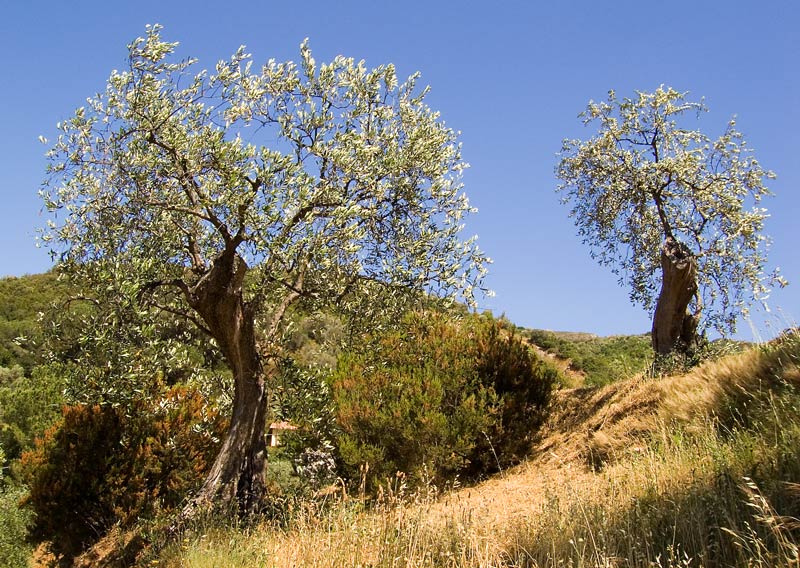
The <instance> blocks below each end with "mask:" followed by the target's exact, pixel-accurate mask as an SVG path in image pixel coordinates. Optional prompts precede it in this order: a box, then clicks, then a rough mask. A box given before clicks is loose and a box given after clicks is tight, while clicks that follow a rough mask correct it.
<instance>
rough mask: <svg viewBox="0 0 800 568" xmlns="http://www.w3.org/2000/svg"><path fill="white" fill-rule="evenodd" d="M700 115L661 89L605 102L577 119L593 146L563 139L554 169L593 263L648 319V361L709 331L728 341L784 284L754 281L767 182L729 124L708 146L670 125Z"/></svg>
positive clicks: (698, 107)
mask: <svg viewBox="0 0 800 568" xmlns="http://www.w3.org/2000/svg"><path fill="white" fill-rule="evenodd" d="M703 111H706V107H705V106H704V105H703V103H702V102H699V103H698V102H690V101H688V100H687V99H686V94H685V93H680V92H677V91H675V90H673V89H671V88H664V87H661V88H659V89H657V90H656V91H655V92H653V93H637V95H636V96H635V97H634V98H630V99H628V98H625V99H622V100H620V99H618V98H617V96H616V94H615V93H614V92H613V91H611V92H610V93H609V96H608V100H607V101H605V102H599V103H595V102H590V103H589V105H588V107H587V109H586V111H584V112H583V113H582V114H581V115H580V116H581V118H582V119H583V122H584V124H585V125H587V126H592V127H595V128H596V133H595V135H594V136H593V137H592V138H590V139H588V140H585V141H580V140H565V141H564V142H563V147H562V152H561V161H560V163H559V165H558V168H557V175H558V177H559V178H560V179H561V182H562V183H561V185H560V186H559V188H558V190H559V191H560V192H561V193H562V194H563V196H564V197H563V201H564V202H565V203H569V204H570V205H571V207H572V210H571V212H570V216H571V217H573V218H574V219H575V224H576V225H577V227H578V231H579V234H580V235H581V236H583V238H584V242H585V243H587V244H588V245H589V246H590V248H591V254H592V257H593V258H596V259H597V260H598V261H599V262H600V264H602V265H609V266H611V267H612V270H613V271H614V273H615V274H617V275H619V277H620V283H621V284H626V285H627V286H629V287H630V289H631V300H632V301H633V302H634V303H638V304H642V305H644V307H645V309H647V310H648V311H651V312H652V313H653V314H654V315H653V329H652V338H653V347H654V349H655V351H656V352H657V353H659V354H665V353H669V352H671V351H673V350H675V349H678V350H685V349H687V348H689V347H690V346H691V345H692V344H693V343H694V341H695V339H696V337H697V335H698V332H699V331H703V330H705V329H706V328H709V327H711V328H714V329H716V330H717V331H718V332H720V333H722V334H726V333H729V332H733V331H734V330H735V325H736V320H737V318H738V317H739V316H740V315H742V314H743V313H745V314H746V312H747V309H748V305H749V304H750V303H751V302H752V300H753V299H762V298H764V297H766V294H767V292H768V290H769V288H770V287H771V286H772V285H773V284H774V283H776V282H778V283H780V284H783V281H782V279H780V277H779V276H778V275H777V272H775V273H773V274H771V275H769V276H767V275H765V274H764V265H765V262H766V249H767V245H768V239H767V238H766V237H765V236H764V234H763V232H762V230H763V225H764V220H765V219H766V218H767V213H766V210H765V209H763V208H761V207H760V202H761V199H762V198H763V197H764V196H767V195H769V191H768V190H767V188H766V187H765V186H764V180H765V179H770V178H773V177H774V174H772V172H769V171H766V170H764V169H762V167H761V165H760V164H759V163H758V161H757V160H756V159H755V158H754V157H753V155H752V152H751V150H750V149H749V148H748V147H747V146H746V144H745V140H744V137H743V136H742V134H741V133H740V132H738V131H737V130H736V124H735V121H734V120H731V121H730V122H729V123H728V127H727V129H726V130H725V132H724V134H722V136H720V137H719V138H718V139H716V140H712V139H710V138H709V137H707V136H706V135H705V134H703V133H702V132H700V131H699V130H689V129H686V128H684V127H683V126H682V125H681V124H679V120H681V119H683V120H685V117H684V115H686V114H687V113H689V114H693V113H696V114H697V115H698V116H699V114H700V113H701V112H703Z"/></svg>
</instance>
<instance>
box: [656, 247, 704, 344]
mask: <svg viewBox="0 0 800 568" xmlns="http://www.w3.org/2000/svg"><path fill="white" fill-rule="evenodd" d="M661 274H662V280H661V293H660V294H659V295H658V302H657V303H656V313H655V316H654V317H653V330H652V340H653V349H654V350H655V352H656V353H657V354H659V355H666V354H667V353H670V352H672V351H674V350H676V349H677V350H681V351H685V350H686V349H687V348H689V347H690V346H691V345H692V344H693V343H694V342H695V339H696V336H697V325H698V318H697V316H695V315H693V314H690V313H689V312H688V310H687V308H688V307H689V303H690V302H691V301H692V298H694V296H695V294H696V293H697V260H696V259H695V257H694V255H693V254H692V252H691V251H690V250H689V248H688V247H687V246H686V245H684V244H683V243H680V242H678V241H677V240H675V239H674V238H672V237H668V238H667V239H666V240H665V241H664V245H663V246H662V248H661Z"/></svg>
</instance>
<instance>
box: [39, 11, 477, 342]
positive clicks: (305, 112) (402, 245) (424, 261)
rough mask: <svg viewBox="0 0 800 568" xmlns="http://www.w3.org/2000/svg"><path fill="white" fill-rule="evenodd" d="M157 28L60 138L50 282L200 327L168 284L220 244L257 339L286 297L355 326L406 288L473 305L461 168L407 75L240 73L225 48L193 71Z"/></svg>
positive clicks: (239, 60) (305, 65) (305, 68)
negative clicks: (356, 316) (241, 285)
mask: <svg viewBox="0 0 800 568" xmlns="http://www.w3.org/2000/svg"><path fill="white" fill-rule="evenodd" d="M160 31H161V30H160V27H159V26H151V27H148V29H147V33H146V36H145V37H144V38H138V39H137V40H135V41H134V42H133V43H132V44H131V45H130V46H129V51H130V57H129V64H128V68H127V69H125V70H123V71H114V72H113V73H112V74H111V77H110V78H109V80H108V84H107V86H106V89H105V91H104V92H101V93H99V94H97V95H96V96H94V97H92V98H89V99H88V100H87V105H86V106H85V107H84V108H80V109H78V110H77V111H76V112H75V115H74V116H73V117H72V118H71V119H69V120H66V121H64V122H62V123H60V124H59V129H60V135H59V137H58V140H57V142H56V143H55V145H54V147H53V148H52V150H51V151H50V152H49V159H50V166H49V176H48V179H47V181H46V182H45V184H44V187H43V189H42V191H41V193H42V196H43V199H44V200H45V203H46V204H47V207H48V209H49V210H50V211H51V212H52V213H53V219H52V221H51V222H50V225H49V227H48V229H47V230H46V231H45V232H44V235H43V238H44V240H45V242H46V243H47V244H48V246H49V247H50V248H51V250H52V251H53V254H54V256H55V258H56V259H57V260H58V261H59V262H61V263H62V266H63V267H64V268H65V269H66V270H67V271H71V272H77V273H80V274H81V275H82V276H84V277H89V278H90V281H94V282H97V283H110V282H113V284H108V286H107V288H108V290H109V293H110V294H113V295H115V296H116V297H128V298H135V297H137V295H141V291H142V290H148V292H149V293H150V294H151V296H150V297H148V300H149V301H148V302H147V304H146V305H148V306H150V307H151V308H153V309H157V310H158V311H161V312H162V313H163V312H164V311H167V312H172V313H175V314H178V315H180V316H183V317H186V318H188V319H192V320H193V321H195V323H197V324H198V325H199V326H201V327H202V324H201V322H199V321H198V320H197V319H196V318H195V316H194V315H193V314H192V313H191V311H190V310H189V308H188V307H187V305H186V302H185V298H184V295H185V293H186V291H187V287H186V286H185V285H187V284H188V285H189V286H191V285H192V283H194V282H197V280H198V279H199V278H201V277H202V276H203V275H204V274H206V273H207V271H208V269H209V267H210V265H211V263H212V262H213V260H214V259H215V258H216V257H217V256H218V255H219V254H220V253H221V252H222V251H223V250H225V249H226V247H228V248H230V247H235V248H236V251H237V254H238V255H239V257H240V258H241V259H242V260H243V261H244V262H246V264H247V267H248V271H249V273H250V276H249V277H248V280H247V296H246V299H247V301H249V302H252V303H253V304H254V305H257V306H258V307H259V310H258V313H259V314H261V321H263V322H268V324H263V323H262V328H263V331H264V336H266V337H268V338H274V337H277V336H278V335H279V334H278V330H277V328H276V326H273V325H272V324H273V323H276V324H277V322H279V321H280V320H281V316H282V314H283V313H284V310H285V307H286V303H288V298H290V297H291V298H295V297H296V296H295V295H296V294H299V296H300V297H301V299H302V300H304V301H306V302H309V303H311V304H312V305H317V304H320V305H322V304H330V303H335V304H336V305H337V306H338V307H339V308H340V309H342V310H343V311H349V312H352V313H355V312H358V313H361V314H364V313H365V311H367V312H369V313H375V314H379V313H381V312H382V311H384V310H385V307H386V304H387V303H391V302H392V301H394V300H398V299H399V297H400V296H403V295H407V294H408V292H409V291H411V292H415V293H417V294H419V293H423V292H424V293H426V294H434V295H438V296H444V297H452V298H459V299H463V300H465V301H467V302H473V301H474V297H475V294H476V293H478V292H479V291H480V290H481V288H480V287H481V283H482V280H483V276H484V273H485V265H486V264H487V262H488V259H487V258H486V257H485V256H484V255H483V253H482V252H481V251H480V250H479V249H478V247H477V245H476V242H475V239H474V238H469V239H462V237H461V233H462V229H463V225H462V223H463V220H464V217H465V216H466V215H467V214H468V213H470V212H471V211H472V208H471V207H470V205H469V203H468V200H467V198H466V196H465V195H464V193H463V191H462V183H461V181H460V180H461V174H462V171H463V170H464V169H465V168H466V167H467V165H466V164H465V162H463V161H462V158H461V146H460V144H459V143H458V141H457V133H456V132H454V131H453V130H451V129H450V128H448V127H447V126H445V124H444V123H443V121H441V120H440V118H439V115H438V113H436V112H434V111H432V110H430V109H429V108H428V107H427V106H426V105H425V104H424V102H423V99H424V97H425V95H426V92H427V89H419V88H417V84H416V83H417V76H416V75H414V76H412V77H411V78H409V79H408V80H407V81H406V82H404V83H402V84H400V83H398V80H397V77H396V73H395V69H394V67H393V66H392V65H386V66H381V67H377V68H375V69H372V70H369V69H367V68H366V66H365V64H364V62H363V61H362V62H355V61H354V60H353V59H348V58H345V57H341V56H340V57H336V58H335V59H334V60H333V61H332V62H330V63H327V64H324V63H323V64H318V63H317V62H316V61H315V60H314V58H313V57H312V54H311V51H310V49H309V47H308V44H307V42H304V43H303V44H302V45H301V47H300V56H301V57H300V62H299V64H295V63H292V62H287V63H278V62H276V61H273V60H270V61H268V62H267V63H266V64H265V65H264V66H263V67H262V68H261V69H256V68H254V65H253V62H252V61H251V59H250V56H249V55H248V54H246V53H245V51H244V48H240V49H239V50H238V51H237V52H236V53H235V54H234V55H233V56H232V57H231V58H230V60H227V61H221V62H219V63H218V64H217V65H216V68H215V69H214V70H213V71H211V72H208V71H205V70H202V71H196V61H195V60H193V59H185V60H177V59H176V58H175V56H174V54H175V50H176V46H177V44H176V43H167V42H164V41H162V39H161V33H160ZM154 283H157V284H158V286H157V287H154V286H153V284H154ZM148 286H149V288H148ZM104 289H105V288H104V286H100V285H99V284H98V285H96V289H95V293H97V294H102V293H103V290H104Z"/></svg>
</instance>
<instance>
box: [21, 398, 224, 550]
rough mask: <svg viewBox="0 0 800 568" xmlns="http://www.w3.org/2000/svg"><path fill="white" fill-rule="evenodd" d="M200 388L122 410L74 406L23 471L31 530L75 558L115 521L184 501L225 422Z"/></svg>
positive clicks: (39, 442)
mask: <svg viewBox="0 0 800 568" xmlns="http://www.w3.org/2000/svg"><path fill="white" fill-rule="evenodd" d="M211 408H213V407H211V405H209V404H208V401H207V400H205V399H204V397H203V396H201V395H200V394H199V393H198V392H197V391H194V390H191V389H189V388H186V387H173V388H171V389H169V390H168V391H166V392H165V393H164V394H163V395H162V396H160V397H155V398H154V399H147V398H142V399H140V400H139V401H138V402H137V404H136V405H135V407H134V408H132V409H129V410H130V412H128V413H126V412H123V410H122V407H112V406H100V405H75V406H68V407H65V408H64V409H63V416H62V418H61V421H60V422H59V423H58V424H57V425H55V426H54V427H53V428H51V429H50V430H49V431H48V432H47V433H46V435H45V436H44V438H43V439H40V440H37V444H36V447H35V449H34V450H32V451H30V452H26V453H25V454H23V457H22V463H21V466H20V469H21V471H22V473H23V476H24V478H25V481H26V483H27V484H28V486H29V488H30V495H29V497H28V498H27V502H28V504H29V505H30V506H31V508H32V509H33V511H34V512H35V513H36V518H35V522H34V525H33V529H32V535H33V537H34V538H35V539H37V540H48V541H51V542H52V549H53V551H54V552H55V553H56V554H59V555H61V556H63V557H65V558H72V557H74V556H76V555H77V554H79V553H80V552H81V551H83V550H85V549H86V548H87V547H88V546H90V545H91V544H92V543H94V542H95V541H97V540H99V538H100V537H102V536H103V535H104V534H105V533H106V532H107V531H108V530H109V529H110V528H111V527H112V526H114V525H121V526H122V527H126V526H130V525H131V524H132V523H134V522H135V521H137V520H138V519H141V518H153V517H154V516H155V515H157V514H158V513H159V512H161V511H163V512H169V511H170V510H172V509H174V508H175V507H177V506H179V504H180V503H181V501H182V500H183V498H184V497H185V496H186V494H187V492H189V491H191V490H193V489H196V488H197V487H198V485H199V483H201V482H202V480H203V477H204V473H205V471H206V470H207V469H208V467H210V464H211V460H213V458H214V457H215V455H216V453H217V451H218V446H219V443H218V439H217V438H216V435H215V434H216V433H218V432H220V431H221V430H222V428H223V427H224V424H223V423H222V420H221V419H220V417H219V416H218V414H217V413H216V412H215V411H214V410H212V409H211Z"/></svg>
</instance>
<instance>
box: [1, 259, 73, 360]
mask: <svg viewBox="0 0 800 568" xmlns="http://www.w3.org/2000/svg"><path fill="white" fill-rule="evenodd" d="M66 290H67V287H66V285H65V284H64V283H62V282H59V281H58V278H57V277H56V275H55V273H53V272H46V273H44V274H33V275H29V276H21V277H13V276H11V277H7V278H0V367H7V368H11V367H13V366H15V365H19V366H21V367H23V369H25V372H26V373H29V372H30V371H31V369H32V368H33V367H34V366H35V365H36V364H37V363H38V362H39V359H40V357H41V343H40V342H39V338H40V331H39V322H38V320H39V314H41V313H44V312H47V311H48V310H50V309H51V307H52V306H53V305H55V304H56V303H58V302H59V301H63V299H64V298H65V297H66V295H67V292H66Z"/></svg>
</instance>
